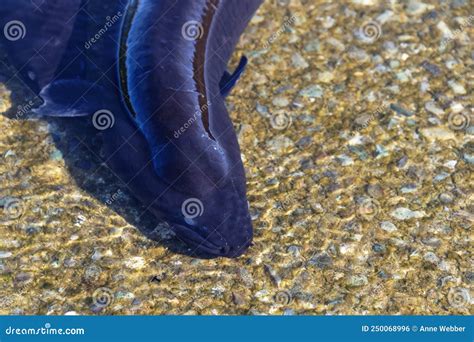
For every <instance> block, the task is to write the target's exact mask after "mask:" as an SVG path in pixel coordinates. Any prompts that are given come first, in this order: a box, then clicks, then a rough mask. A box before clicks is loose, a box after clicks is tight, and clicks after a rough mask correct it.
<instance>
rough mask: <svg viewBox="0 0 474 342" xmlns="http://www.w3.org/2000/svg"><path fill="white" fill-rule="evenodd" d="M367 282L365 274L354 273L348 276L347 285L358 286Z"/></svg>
mask: <svg viewBox="0 0 474 342" xmlns="http://www.w3.org/2000/svg"><path fill="white" fill-rule="evenodd" d="M368 283H369V281H368V279H367V277H366V276H365V275H354V276H351V277H350V278H349V283H348V285H349V286H354V287H360V286H364V285H367V284H368Z"/></svg>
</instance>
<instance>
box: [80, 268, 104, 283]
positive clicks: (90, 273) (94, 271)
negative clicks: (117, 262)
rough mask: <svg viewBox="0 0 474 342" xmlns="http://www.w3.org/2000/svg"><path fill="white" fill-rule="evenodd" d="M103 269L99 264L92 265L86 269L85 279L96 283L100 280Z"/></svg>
mask: <svg viewBox="0 0 474 342" xmlns="http://www.w3.org/2000/svg"><path fill="white" fill-rule="evenodd" d="M101 273H102V269H101V268H100V267H99V266H97V265H91V266H89V267H87V268H86V270H85V271H84V279H85V281H87V282H89V283H95V282H97V281H98V280H99V278H100V275H101Z"/></svg>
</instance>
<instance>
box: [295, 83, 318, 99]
mask: <svg viewBox="0 0 474 342" xmlns="http://www.w3.org/2000/svg"><path fill="white" fill-rule="evenodd" d="M323 93H324V91H323V89H322V88H321V87H320V86H319V85H312V86H309V87H306V88H304V89H302V90H301V91H300V92H299V94H300V95H301V96H303V97H309V98H320V97H322V96H323Z"/></svg>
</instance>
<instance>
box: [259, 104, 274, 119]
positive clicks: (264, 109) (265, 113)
mask: <svg viewBox="0 0 474 342" xmlns="http://www.w3.org/2000/svg"><path fill="white" fill-rule="evenodd" d="M256 109H257V112H258V113H259V114H260V115H262V116H263V117H264V118H269V117H271V115H270V113H269V111H268V107H266V106H264V105H261V104H260V103H258V102H257V105H256Z"/></svg>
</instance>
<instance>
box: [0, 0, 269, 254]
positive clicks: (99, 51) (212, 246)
mask: <svg viewBox="0 0 474 342" xmlns="http://www.w3.org/2000/svg"><path fill="white" fill-rule="evenodd" d="M262 1H263V0H131V1H121V0H108V1H100V0H97V1H95V0H94V1H93V0H2V1H1V4H0V20H1V22H0V25H1V27H2V28H4V33H5V37H6V38H9V39H3V38H4V37H1V38H2V39H1V44H2V50H3V51H6V53H7V58H8V59H9V61H10V63H11V64H12V65H13V66H14V67H15V68H16V70H17V74H18V75H19V76H20V77H21V79H22V80H23V82H24V83H25V84H26V85H27V86H28V87H29V88H31V89H32V90H33V91H34V92H35V93H36V94H38V95H39V97H40V98H41V100H42V104H41V105H40V106H39V107H37V108H35V109H34V110H33V112H34V114H35V115H36V116H39V117H41V116H58V117H84V118H87V120H90V121H91V122H92V123H93V124H94V125H96V124H97V125H101V124H107V126H106V129H103V128H104V127H101V128H100V129H99V130H98V134H100V135H101V138H102V148H103V150H104V151H105V156H106V160H105V161H106V163H107V165H109V167H110V168H111V169H112V170H113V172H114V173H115V174H116V175H117V176H118V177H119V178H120V179H121V180H122V181H123V182H124V183H125V184H126V185H127V187H128V188H129V189H130V190H131V191H132V192H133V194H134V195H135V196H136V197H137V198H138V199H139V200H140V201H141V202H143V203H144V204H145V205H146V206H147V208H148V209H149V210H150V211H151V212H152V213H153V214H154V215H156V216H157V217H158V218H159V219H163V220H166V221H168V222H169V223H170V224H171V226H172V228H173V230H174V232H175V233H176V235H177V237H178V238H179V239H181V240H182V241H184V242H185V243H187V244H188V246H189V247H190V249H191V251H195V252H196V254H198V253H204V254H205V255H209V256H211V257H217V256H222V257H231V258H233V257H237V256H240V255H241V254H242V253H244V252H245V251H246V250H247V248H248V247H249V246H250V245H251V242H252V237H253V230H252V223H251V219H250V215H249V208H248V201H247V197H246V179H245V173H244V167H243V164H242V160H241V154H240V148H239V145H238V141H237V137H236V134H235V131H234V128H233V125H232V122H231V120H230V118H229V114H228V111H227V109H226V105H225V96H226V95H227V94H228V93H229V92H230V91H231V89H232V87H233V86H234V85H235V83H236V81H237V80H238V78H239V76H240V75H241V73H242V71H243V70H244V68H245V65H246V62H247V60H246V58H245V57H242V59H241V61H240V63H239V65H238V66H237V68H236V70H235V71H234V72H233V73H232V74H231V73H229V72H228V70H227V65H228V63H229V60H230V58H231V56H232V53H233V51H234V49H235V46H236V44H237V42H238V40H239V37H240V35H241V34H242V32H243V31H244V29H245V27H246V26H247V25H248V22H249V20H250V19H251V17H252V16H253V14H254V13H255V11H256V10H257V9H258V7H259V6H260V4H261V2H262ZM15 24H16V27H15ZM14 29H16V30H17V31H16V32H15V31H14ZM15 34H16V35H15ZM101 114H104V115H108V117H102V118H100V115H101ZM107 119H108V120H109V121H108V122H104V121H103V120H105V121H107ZM94 120H97V122H93V121H94ZM112 123H113V124H112Z"/></svg>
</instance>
